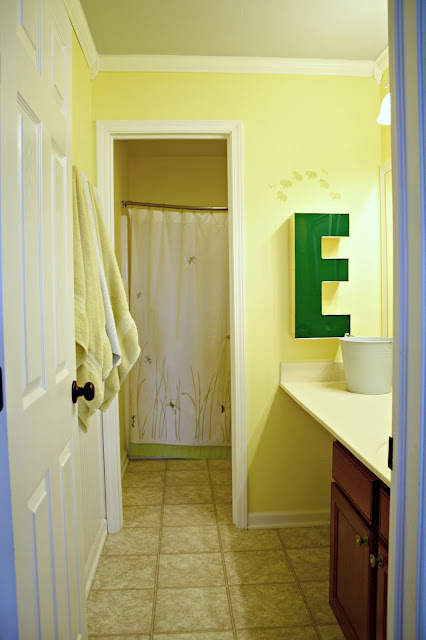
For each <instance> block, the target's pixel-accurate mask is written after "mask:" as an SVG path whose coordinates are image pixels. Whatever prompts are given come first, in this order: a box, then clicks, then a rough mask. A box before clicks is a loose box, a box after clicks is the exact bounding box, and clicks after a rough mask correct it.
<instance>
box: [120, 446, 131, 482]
mask: <svg viewBox="0 0 426 640" xmlns="http://www.w3.org/2000/svg"><path fill="white" fill-rule="evenodd" d="M128 464H129V456H128V455H127V451H125V452H124V453H123V455H122V456H121V479H123V476H124V472H125V471H126V469H127V465H128Z"/></svg>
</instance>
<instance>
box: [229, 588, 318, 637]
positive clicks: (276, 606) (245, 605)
mask: <svg viewBox="0 0 426 640" xmlns="http://www.w3.org/2000/svg"><path fill="white" fill-rule="evenodd" d="M229 591H230V595H231V602H232V611H233V615H234V621H235V626H236V628H237V629H249V628H259V627H292V626H294V627H297V626H302V625H309V624H310V622H311V619H310V617H309V613H308V610H307V609H306V606H305V603H304V602H303V598H302V595H301V594H300V592H299V589H298V587H297V585H296V584H295V583H288V584H261V585H241V586H238V587H237V586H231V587H229Z"/></svg>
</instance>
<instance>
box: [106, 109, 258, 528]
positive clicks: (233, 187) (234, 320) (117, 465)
mask: <svg viewBox="0 0 426 640" xmlns="http://www.w3.org/2000/svg"><path fill="white" fill-rule="evenodd" d="M138 139H139V140H141V139H150V140H155V139H157V140H158V139H204V140H206V139H210V140H218V139H219V140H226V141H227V160H228V209H229V214H228V215H229V283H230V329H231V395H232V409H231V422H232V508H233V521H234V524H235V525H236V526H237V527H238V528H241V529H246V528H247V420H246V414H247V411H246V358H245V303H244V225H243V222H244V220H243V218H244V207H243V140H242V123H241V121H235V120H98V122H97V158H98V191H99V195H100V198H101V199H102V204H103V210H104V215H105V220H106V224H107V226H108V229H109V232H110V235H111V238H112V241H113V242H114V141H115V140H138ZM103 428H104V451H105V485H106V502H107V520H108V531H109V532H114V531H118V530H119V529H120V527H121V526H122V505H121V461H120V442H119V431H120V430H119V416H118V399H116V400H115V401H114V402H113V404H112V406H111V407H110V409H109V410H108V411H107V412H106V413H105V414H104V427H103Z"/></svg>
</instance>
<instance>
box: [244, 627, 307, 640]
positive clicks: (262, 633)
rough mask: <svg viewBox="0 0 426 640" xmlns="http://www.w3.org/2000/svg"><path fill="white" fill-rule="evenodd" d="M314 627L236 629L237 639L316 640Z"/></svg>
mask: <svg viewBox="0 0 426 640" xmlns="http://www.w3.org/2000/svg"><path fill="white" fill-rule="evenodd" d="M317 637H318V636H317V634H316V633H315V629H314V627H287V628H283V627H282V628H281V629H244V630H243V631H237V638H238V640H317Z"/></svg>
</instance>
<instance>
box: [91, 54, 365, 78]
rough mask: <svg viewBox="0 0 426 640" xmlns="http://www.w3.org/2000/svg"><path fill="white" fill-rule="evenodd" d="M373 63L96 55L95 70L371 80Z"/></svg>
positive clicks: (312, 59)
mask: <svg viewBox="0 0 426 640" xmlns="http://www.w3.org/2000/svg"><path fill="white" fill-rule="evenodd" d="M374 64H375V63H374V61H373V60H328V59H320V58H267V57H265V58H261V57H259V58H257V57H249V56H246V57H242V56H241V57H240V56H166V55H105V54H101V55H100V56H99V71H143V72H157V73H161V72H167V73H173V72H175V73H264V74H290V75H292V74H297V75H327V76H362V77H372V76H373V75H374Z"/></svg>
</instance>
